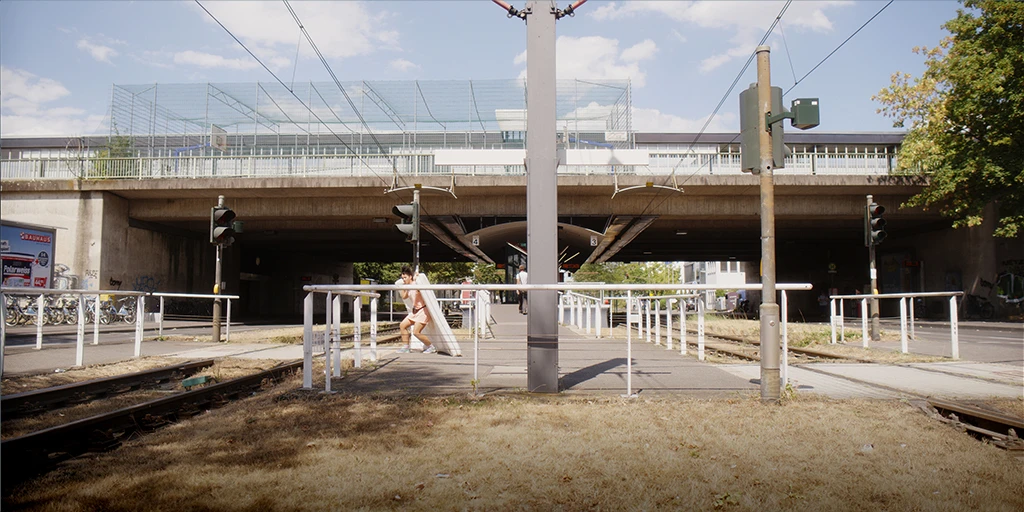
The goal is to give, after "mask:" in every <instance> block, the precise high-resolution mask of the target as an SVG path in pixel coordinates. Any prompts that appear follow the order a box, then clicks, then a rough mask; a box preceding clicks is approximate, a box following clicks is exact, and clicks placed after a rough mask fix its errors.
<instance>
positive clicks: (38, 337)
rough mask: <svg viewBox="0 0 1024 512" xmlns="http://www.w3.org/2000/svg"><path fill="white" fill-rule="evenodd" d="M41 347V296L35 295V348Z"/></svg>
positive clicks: (40, 348)
mask: <svg viewBox="0 0 1024 512" xmlns="http://www.w3.org/2000/svg"><path fill="white" fill-rule="evenodd" d="M42 349H43V296H42V295H40V296H39V297H36V350H42Z"/></svg>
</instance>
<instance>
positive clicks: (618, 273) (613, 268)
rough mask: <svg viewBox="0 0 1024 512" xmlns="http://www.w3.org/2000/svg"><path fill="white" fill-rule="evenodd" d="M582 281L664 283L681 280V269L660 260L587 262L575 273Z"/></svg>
mask: <svg viewBox="0 0 1024 512" xmlns="http://www.w3.org/2000/svg"><path fill="white" fill-rule="evenodd" d="M573 280H575V281H576V282H581V283H608V284H664V283H677V282H679V270H678V269H676V268H674V267H672V266H670V265H667V264H665V263H660V262H651V263H585V264H583V265H581V266H580V269H579V270H577V271H576V273H575V274H573Z"/></svg>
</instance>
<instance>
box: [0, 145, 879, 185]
mask: <svg viewBox="0 0 1024 512" xmlns="http://www.w3.org/2000/svg"><path fill="white" fill-rule="evenodd" d="M648 149H649V151H650V164H649V165H647V166H559V170H558V172H559V174H566V175H568V174H586V175H591V174H596V175H612V174H636V175H649V176H667V175H671V174H674V175H677V176H678V175H687V176H688V175H691V174H707V175H713V174H726V175H728V174H736V175H739V174H742V172H741V170H740V161H739V158H738V157H739V154H738V153H708V154H701V155H691V156H684V157H682V158H680V156H679V155H678V154H677V153H674V152H671V151H658V150H657V149H653V148H648ZM695 156H699V157H700V158H695ZM892 161H893V157H892V155H885V154H871V153H849V154H844V153H828V154H819V153H794V154H792V155H790V156H789V157H787V158H786V167H785V168H783V169H780V173H783V174H809V175H876V176H877V175H888V174H890V173H891V172H892V165H893V163H892ZM395 173H397V174H398V175H402V176H483V175H511V176H521V175H525V173H526V170H525V167H524V166H523V165H490V166H488V165H459V166H456V165H452V166H441V165H436V164H434V154H433V152H432V151H430V150H423V151H419V152H416V153H403V154H396V155H380V154H368V155H354V154H341V155H339V154H307V155H302V154H293V155H227V156H221V155H217V156H213V155H210V156H207V155H203V156H185V155H180V156H157V157H132V158H98V157H88V158H24V159H10V160H0V179H3V180H41V179H61V180H66V179H79V178H80V179H136V180H150V179H194V178H280V177H314V176H350V177H359V176H391V175H392V174H395Z"/></svg>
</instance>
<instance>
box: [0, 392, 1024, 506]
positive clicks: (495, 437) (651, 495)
mask: <svg viewBox="0 0 1024 512" xmlns="http://www.w3.org/2000/svg"><path fill="white" fill-rule="evenodd" d="M297 386H298V378H297V377H295V378H292V379H291V380H290V381H289V382H288V383H287V384H286V385H285V388H286V389H281V387H279V388H278V389H276V390H273V391H270V392H267V393H263V394H261V395H258V396H256V397H254V398H251V399H249V400H246V401H245V402H241V403H234V404H231V405H228V406H227V407H225V408H223V409H220V410H216V411H213V412H211V413H209V414H205V415H203V416H200V417H197V418H194V419H192V420H188V421H185V422H182V423H180V424H177V425H174V426H172V427H169V428H168V429H165V430H163V431H160V432H157V433H154V434H152V435H149V436H146V437H143V438H141V439H138V440H135V441H132V442H130V443H128V444H127V445H126V446H124V447H123V448H121V449H119V450H118V451H116V452H114V453H109V454H99V455H90V456H86V457H84V458H81V459H78V460H75V461H71V462H69V463H67V464H65V465H64V466H63V467H61V468H60V469H58V470H57V471H55V472H53V473H50V474H49V475H46V476H44V477H41V478H40V479H38V480H36V481H34V482H30V483H28V484H25V485H23V486H21V487H18V488H15V489H7V488H5V489H4V498H3V507H4V509H5V510H10V509H15V508H25V509H35V510H54V511H79V510H97V509H104V510H106V509H118V510H128V509H131V510H142V509H144V510H174V511H177V510H182V509H202V510H325V509H329V510H336V509H345V510H380V509H411V510H437V509H443V510H522V509H525V510H552V509H561V510H583V509H612V510H646V509H674V510H691V509H692V510H736V511H743V510H752V511H753V510H756V511H763V510H797V511H800V510H808V511H833V510H834V511H857V510H864V511H875V510H929V511H931V510H935V511H960V510H990V511H1001V510H1006V511H1019V510H1022V509H1024V479H1021V478H1020V475H1021V471H1022V469H1024V468H1022V462H1021V461H1020V460H1017V459H1014V458H1013V457H1012V456H1010V455H1009V454H1008V453H1007V452H1004V451H1001V450H999V449H997V448H994V447H992V446H988V445H985V444H982V443H980V442H978V441H976V440H974V439H972V438H970V437H968V436H966V435H965V434H961V433H959V432H957V431H956V430H955V429H953V428H951V427H948V426H946V425H943V424H940V423H938V422H935V421H933V420H931V419H929V418H928V417H927V416H925V415H924V414H923V413H921V412H919V411H918V410H916V409H914V408H913V407H911V406H909V405H907V404H904V403H900V402H891V401H886V402H876V401H830V400H823V399H805V398H799V399H796V400H792V401H787V402H786V403H785V404H784V405H782V406H777V405H764V404H762V403H760V401H759V400H756V399H754V398H750V399H747V398H737V399H732V400H717V401H701V400H688V399H637V400H632V401H627V400H622V399H608V398H601V399H589V400H588V399H581V398H566V397H532V396H524V395H507V396H495V397H489V398H486V399H483V400H472V399H463V398H457V397H448V398H415V397H411V398H398V399H394V398H391V399H389V398H383V397H351V396H343V395H323V394H318V393H307V392H301V391H297V390H295V388H296V387H297Z"/></svg>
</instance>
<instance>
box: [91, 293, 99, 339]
mask: <svg viewBox="0 0 1024 512" xmlns="http://www.w3.org/2000/svg"><path fill="white" fill-rule="evenodd" d="M92 313H93V315H92V317H93V323H92V344H93V345H99V344H100V294H98V293H97V294H96V301H95V302H93V304H92Z"/></svg>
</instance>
